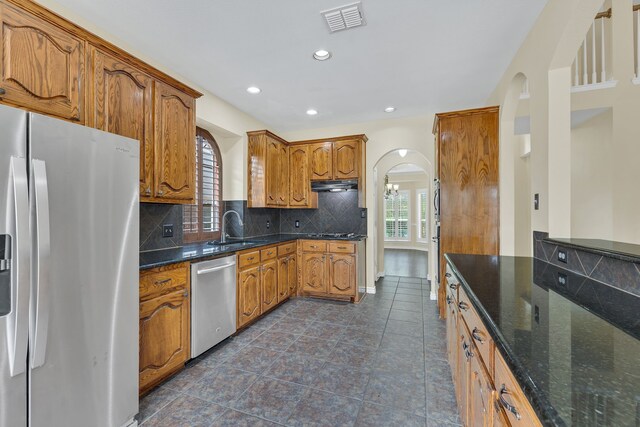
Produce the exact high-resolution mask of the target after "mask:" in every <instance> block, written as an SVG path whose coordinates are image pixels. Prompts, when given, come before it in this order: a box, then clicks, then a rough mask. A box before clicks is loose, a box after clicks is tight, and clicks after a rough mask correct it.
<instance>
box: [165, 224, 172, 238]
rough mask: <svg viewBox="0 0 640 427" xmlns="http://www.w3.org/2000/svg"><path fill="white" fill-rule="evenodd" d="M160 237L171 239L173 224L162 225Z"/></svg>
mask: <svg viewBox="0 0 640 427" xmlns="http://www.w3.org/2000/svg"><path fill="white" fill-rule="evenodd" d="M162 237H173V224H164V225H163V226H162Z"/></svg>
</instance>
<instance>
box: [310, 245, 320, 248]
mask: <svg viewBox="0 0 640 427" xmlns="http://www.w3.org/2000/svg"><path fill="white" fill-rule="evenodd" d="M309 247H310V248H311V249H317V248H318V247H317V246H316V245H310V246H309Z"/></svg>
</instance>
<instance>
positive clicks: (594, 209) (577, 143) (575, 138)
mask: <svg viewBox="0 0 640 427" xmlns="http://www.w3.org/2000/svg"><path fill="white" fill-rule="evenodd" d="M612 124H613V114H612V111H611V110H609V111H606V112H604V113H602V114H600V115H598V116H596V117H594V118H593V119H591V120H589V121H587V122H585V123H583V124H581V125H580V126H578V127H576V128H575V129H573V130H572V132H571V153H572V157H571V235H572V236H574V237H583V238H594V239H606V240H611V239H613V216H614V215H613V173H612V171H613V169H614V167H615V164H614V158H616V157H617V156H615V155H614V153H612V147H611V145H612V138H611V137H612Z"/></svg>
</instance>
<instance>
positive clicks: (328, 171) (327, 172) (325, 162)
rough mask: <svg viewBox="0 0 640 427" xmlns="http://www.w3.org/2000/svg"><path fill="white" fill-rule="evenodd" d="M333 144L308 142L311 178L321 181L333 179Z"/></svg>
mask: <svg viewBox="0 0 640 427" xmlns="http://www.w3.org/2000/svg"><path fill="white" fill-rule="evenodd" d="M332 147H333V144H332V143H331V142H320V143H317V144H310V145H309V151H310V154H309V155H310V157H311V180H312V181H322V180H331V179H333V154H332V151H333V149H332Z"/></svg>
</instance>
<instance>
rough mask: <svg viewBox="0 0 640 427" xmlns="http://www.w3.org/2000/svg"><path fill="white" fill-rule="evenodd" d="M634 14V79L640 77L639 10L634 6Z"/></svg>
mask: <svg viewBox="0 0 640 427" xmlns="http://www.w3.org/2000/svg"><path fill="white" fill-rule="evenodd" d="M633 13H635V15H636V79H640V10H638V9H636V8H634V12H633Z"/></svg>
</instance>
